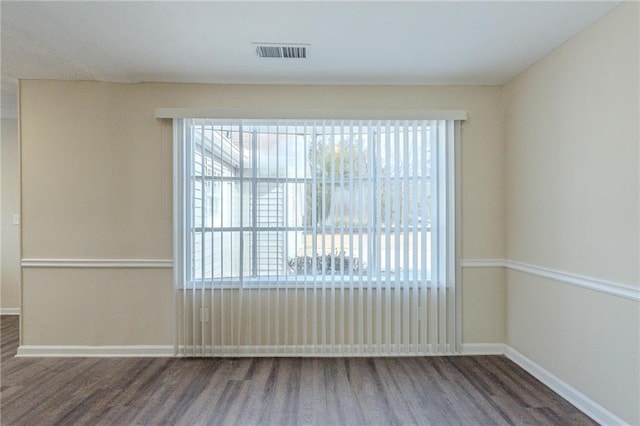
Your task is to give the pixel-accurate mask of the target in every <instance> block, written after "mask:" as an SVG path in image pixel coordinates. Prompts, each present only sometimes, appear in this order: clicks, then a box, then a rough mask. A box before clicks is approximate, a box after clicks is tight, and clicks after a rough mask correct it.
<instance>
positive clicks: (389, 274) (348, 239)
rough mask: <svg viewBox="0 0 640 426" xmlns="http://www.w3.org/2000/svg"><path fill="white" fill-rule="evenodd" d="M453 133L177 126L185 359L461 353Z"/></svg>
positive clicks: (363, 124) (413, 124)
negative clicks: (187, 357)
mask: <svg viewBox="0 0 640 426" xmlns="http://www.w3.org/2000/svg"><path fill="white" fill-rule="evenodd" d="M457 126H458V124H457V122H456V121H452V120H427V121H417V120H405V121H403V120H364V121H363V120H315V121H314V120H306V121H301V120H214V119H180V120H177V122H176V125H175V128H176V132H175V135H176V144H175V146H176V150H175V155H176V163H175V166H176V173H177V174H176V179H175V186H176V198H175V201H176V204H177V206H178V207H179V208H178V209H176V232H175V235H176V248H177V250H176V251H177V259H176V260H177V262H176V295H177V311H178V315H177V335H178V343H177V345H178V348H177V349H178V353H179V354H180V355H183V356H227V355H229V356H231V355H233V356H238V355H251V356H255V355H258V356H259V355H264V356H273V355H287V356H291V355H299V356H305V355H308V356H349V355H358V356H362V355H402V354H406V355H415V354H430V353H451V352H455V351H456V350H458V349H459V348H458V345H459V340H460V336H459V334H460V333H459V327H458V320H457V317H458V316H459V306H458V305H459V303H458V301H459V295H458V294H457V291H456V244H455V242H456V229H455V222H456V220H455V217H456V216H455V193H456V191H455V187H456V179H455V158H456V155H455V152H456V150H455V147H456V144H455V135H456V131H457Z"/></svg>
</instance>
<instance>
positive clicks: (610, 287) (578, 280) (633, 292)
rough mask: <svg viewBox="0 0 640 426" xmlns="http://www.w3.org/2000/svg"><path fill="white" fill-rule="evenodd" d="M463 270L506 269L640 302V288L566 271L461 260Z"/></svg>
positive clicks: (510, 262)
mask: <svg viewBox="0 0 640 426" xmlns="http://www.w3.org/2000/svg"><path fill="white" fill-rule="evenodd" d="M460 266H461V267H463V268H506V269H509V270H512V271H517V272H522V273H525V274H529V275H535V276H537V277H541V278H546V279H550V280H554V281H558V282H561V283H564V284H569V285H572V286H576V287H582V288H586V289H589V290H594V291H598V292H600V293H605V294H608V295H610V296H617V297H622V298H625V299H630V300H634V301H640V287H635V286H631V285H628V284H624V283H618V282H615V281H609V280H603V279H600V278H594V277H588V276H585V275H579V274H573V273H570V272H565V271H558V270H555V269H550V268H545V267H543V266H537V265H531V264H529V263H524V262H518V261H514V260H508V259H461V261H460Z"/></svg>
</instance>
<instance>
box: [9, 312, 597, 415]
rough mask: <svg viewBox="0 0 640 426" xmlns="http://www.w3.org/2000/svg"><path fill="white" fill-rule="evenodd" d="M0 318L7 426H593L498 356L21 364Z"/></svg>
mask: <svg viewBox="0 0 640 426" xmlns="http://www.w3.org/2000/svg"><path fill="white" fill-rule="evenodd" d="M18 324H19V321H18V317H13V316H2V317H0V333H1V336H0V346H1V354H0V357H1V358H0V359H1V361H0V362H1V365H0V418H1V424H2V425H36V424H37V425H56V424H60V425H76V424H77V425H88V424H90V425H110V426H112V425H130V424H149V425H164V424H166V425H189V426H191V425H232V424H237V425H243V426H244V425H278V426H280V425H349V426H351V425H396V424H397V425H411V424H420V425H428V424H433V425H447V424H448V425H519V424H534V425H590V424H595V423H594V422H593V421H592V420H590V419H589V418H588V417H587V416H585V415H584V414H583V413H582V412H580V411H579V410H577V409H576V408H575V407H573V406H572V405H571V404H569V403H568V402H567V401H566V400H564V399H562V398H561V397H560V396H559V395H557V394H556V393H554V392H552V391H551V390H550V389H549V388H547V387H546V386H545V385H543V384H542V383H540V382H539V381H538V380H536V379H535V378H534V377H533V376H531V375H530V374H529V373H527V372H526V371H524V370H523V369H521V368H520V367H518V366H517V365H515V364H514V363H513V362H511V361H509V360H508V359H506V358H505V357H502V356H472V357H408V358H206V359H195V358H194V359H189V358H174V359H172V358H169V359H167V358H43V359H38V358H16V357H15V354H16V350H17V346H18Z"/></svg>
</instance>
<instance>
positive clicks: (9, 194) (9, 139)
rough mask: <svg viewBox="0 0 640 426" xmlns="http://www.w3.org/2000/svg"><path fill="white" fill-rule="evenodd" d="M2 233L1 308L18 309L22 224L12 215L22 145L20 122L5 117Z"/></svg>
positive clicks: (15, 209)
mask: <svg viewBox="0 0 640 426" xmlns="http://www.w3.org/2000/svg"><path fill="white" fill-rule="evenodd" d="M0 126H1V128H2V150H1V155H0V157H1V159H2V167H1V168H0V170H1V171H2V178H1V180H0V181H1V182H2V190H1V191H0V193H1V194H2V195H1V197H2V200H1V202H0V206H1V210H2V211H1V214H0V220H1V222H2V224H1V226H2V232H1V233H0V234H1V241H0V248H1V249H0V253H1V256H0V259H1V261H0V310H2V311H3V312H8V311H9V312H16V310H17V309H19V308H20V226H19V225H14V224H13V215H14V214H19V213H20V145H19V143H18V121H17V120H6V119H3V120H2V124H1V125H0Z"/></svg>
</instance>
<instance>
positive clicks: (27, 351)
mask: <svg viewBox="0 0 640 426" xmlns="http://www.w3.org/2000/svg"><path fill="white" fill-rule="evenodd" d="M16 356H17V357H25V358H26V357H108V358H109V357H118V358H121V357H130V358H133V357H154V358H164V357H174V356H175V347H174V346H173V345H120V346H117V345H107V346H77V345H21V346H20V347H18V353H17V354H16Z"/></svg>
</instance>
